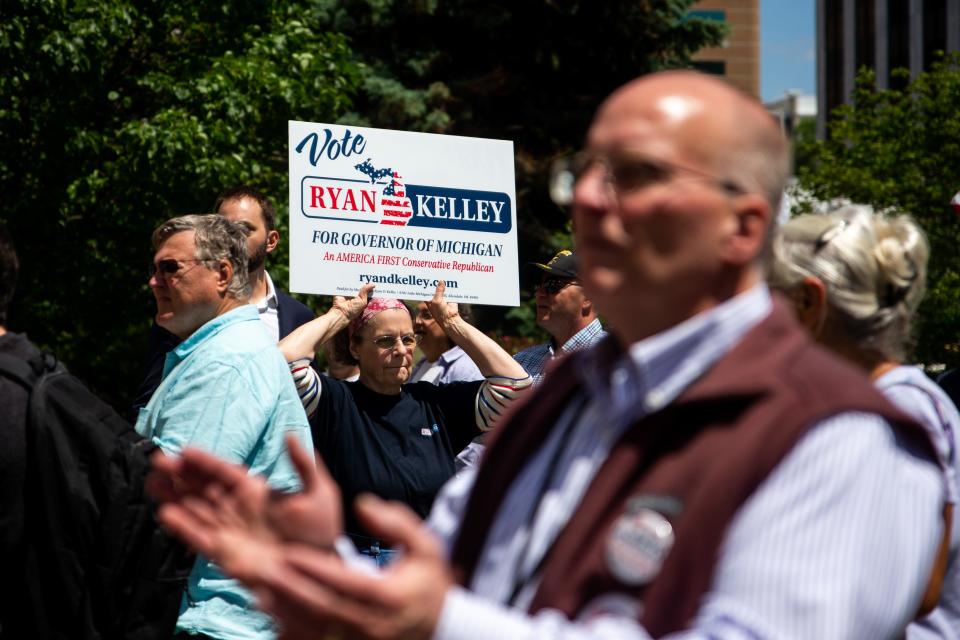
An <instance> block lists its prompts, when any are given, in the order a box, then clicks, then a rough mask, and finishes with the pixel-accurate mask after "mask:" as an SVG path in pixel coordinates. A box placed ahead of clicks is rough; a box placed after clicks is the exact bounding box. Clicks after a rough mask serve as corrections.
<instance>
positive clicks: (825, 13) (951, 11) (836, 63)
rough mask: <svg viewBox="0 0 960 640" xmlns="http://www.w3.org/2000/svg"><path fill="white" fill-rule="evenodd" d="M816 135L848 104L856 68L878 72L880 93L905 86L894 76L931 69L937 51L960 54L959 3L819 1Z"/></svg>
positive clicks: (948, 0) (953, 0)
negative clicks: (834, 112)
mask: <svg viewBox="0 0 960 640" xmlns="http://www.w3.org/2000/svg"><path fill="white" fill-rule="evenodd" d="M817 51H818V52H819V55H818V56H817V101H818V105H817V106H818V108H817V134H818V135H819V136H820V137H822V136H823V135H824V133H825V130H826V127H825V123H826V118H827V116H828V115H829V113H830V111H831V110H832V109H833V108H834V107H836V106H838V105H840V104H843V103H844V102H846V101H847V100H849V98H850V96H851V94H852V93H853V88H854V81H855V78H856V74H857V70H858V69H860V68H862V67H869V68H871V69H873V70H874V71H875V72H876V75H877V86H878V87H879V88H881V89H885V88H888V87H889V88H896V87H898V86H902V85H903V83H904V82H905V79H903V78H900V77H898V76H897V75H895V74H894V73H893V71H894V69H898V68H903V69H908V70H909V71H910V75H911V76H913V75H916V74H917V73H919V72H920V71H923V70H925V69H929V68H930V65H931V63H932V62H933V61H934V60H935V59H936V56H937V52H938V51H960V0H817Z"/></svg>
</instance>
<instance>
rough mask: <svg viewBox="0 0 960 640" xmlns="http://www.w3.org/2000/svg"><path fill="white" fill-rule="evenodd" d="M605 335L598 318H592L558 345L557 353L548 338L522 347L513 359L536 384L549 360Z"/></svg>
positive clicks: (541, 378)
mask: <svg viewBox="0 0 960 640" xmlns="http://www.w3.org/2000/svg"><path fill="white" fill-rule="evenodd" d="M605 335H607V332H606V331H604V330H603V327H601V326H600V320H599V319H596V318H594V320H593V322H591V323H590V324H588V325H587V326H585V327H584V328H583V329H580V331H578V332H576V333H575V334H573V337H571V338H570V339H569V340H567V341H566V342H565V343H564V345H563V346H562V347H560V352H559V353H557V352H556V351H555V350H554V348H553V340H548V341H547V342H544V343H543V344H538V345H535V346H532V347H530V348H529V349H524V350H523V351H521V352H520V353H517V354H516V355H514V356H513V359H514V360H516V361H517V362H519V363H520V366H521V367H523V368H524V369H525V370H526V372H527V373H529V374H530V377H531V378H533V385H534V386H537V385H538V384H540V382H541V381H543V375H544V370H545V369H546V368H547V365H548V364H549V363H550V361H551V360H553V359H554V358H556V357H557V356H559V355H562V354H565V353H572V352H574V351H579V350H580V349H586V348H587V347H589V346H591V345H592V344H593V343H595V342H597V341H599V340H600V339H601V338H603V337H604V336H605Z"/></svg>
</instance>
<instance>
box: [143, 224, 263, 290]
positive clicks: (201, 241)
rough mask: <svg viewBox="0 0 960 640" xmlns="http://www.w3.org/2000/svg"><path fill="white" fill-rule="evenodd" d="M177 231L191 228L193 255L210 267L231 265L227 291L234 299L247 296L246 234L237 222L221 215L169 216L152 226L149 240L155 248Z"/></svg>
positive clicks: (248, 279) (249, 288) (248, 284)
mask: <svg viewBox="0 0 960 640" xmlns="http://www.w3.org/2000/svg"><path fill="white" fill-rule="evenodd" d="M181 231H193V232H194V243H195V244H196V247H197V250H196V254H195V255H194V257H195V258H196V259H197V260H200V261H201V262H203V263H204V266H206V267H208V268H211V267H213V266H215V265H216V264H217V263H219V261H220V260H228V261H229V262H230V264H231V265H232V266H233V279H232V280H231V281H230V284H229V286H228V287H227V291H228V292H229V293H230V295H232V296H234V297H235V298H238V299H241V300H245V299H247V298H249V297H250V293H251V287H250V276H249V274H248V272H247V235H246V233H245V232H244V230H243V228H242V227H240V225H237V224H235V223H233V222H230V221H229V220H227V219H226V218H224V217H223V216H221V215H218V214H215V213H211V214H206V215H187V216H179V217H177V218H171V219H169V220H167V221H166V222H164V223H163V224H161V225H160V226H159V227H157V228H156V229H154V231H153V236H152V237H151V240H152V241H153V248H154V250H157V249H159V248H160V245H162V244H163V243H164V242H166V241H167V239H168V238H169V237H170V236H172V235H173V234H175V233H179V232H181Z"/></svg>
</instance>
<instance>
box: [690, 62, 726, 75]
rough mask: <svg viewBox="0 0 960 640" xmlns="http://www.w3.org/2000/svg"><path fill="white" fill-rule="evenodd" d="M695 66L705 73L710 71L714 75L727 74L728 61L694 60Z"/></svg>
mask: <svg viewBox="0 0 960 640" xmlns="http://www.w3.org/2000/svg"><path fill="white" fill-rule="evenodd" d="M691 64H692V65H693V68H694V69H696V70H697V71H702V72H703V73H709V74H711V75H714V76H725V75H727V63H726V62H724V61H723V60H694V61H693V62H692V63H691Z"/></svg>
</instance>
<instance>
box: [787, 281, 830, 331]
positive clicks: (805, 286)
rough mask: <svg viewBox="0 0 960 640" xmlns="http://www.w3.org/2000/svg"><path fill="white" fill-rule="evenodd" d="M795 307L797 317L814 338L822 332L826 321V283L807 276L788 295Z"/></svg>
mask: <svg viewBox="0 0 960 640" xmlns="http://www.w3.org/2000/svg"><path fill="white" fill-rule="evenodd" d="M790 297H791V298H792V299H793V304H794V306H795V307H796V308H797V317H798V318H799V320H800V323H801V324H803V326H805V327H806V328H807V329H808V330H809V331H810V333H811V334H812V335H813V337H814V338H818V337H819V336H820V334H821V333H822V332H823V325H824V323H825V322H826V321H827V285H825V284H824V283H823V280H821V279H820V278H815V277H813V276H807V277H806V278H804V279H803V282H801V283H800V284H798V285H797V286H796V288H795V289H794V290H793V293H792V295H791V296H790Z"/></svg>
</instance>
